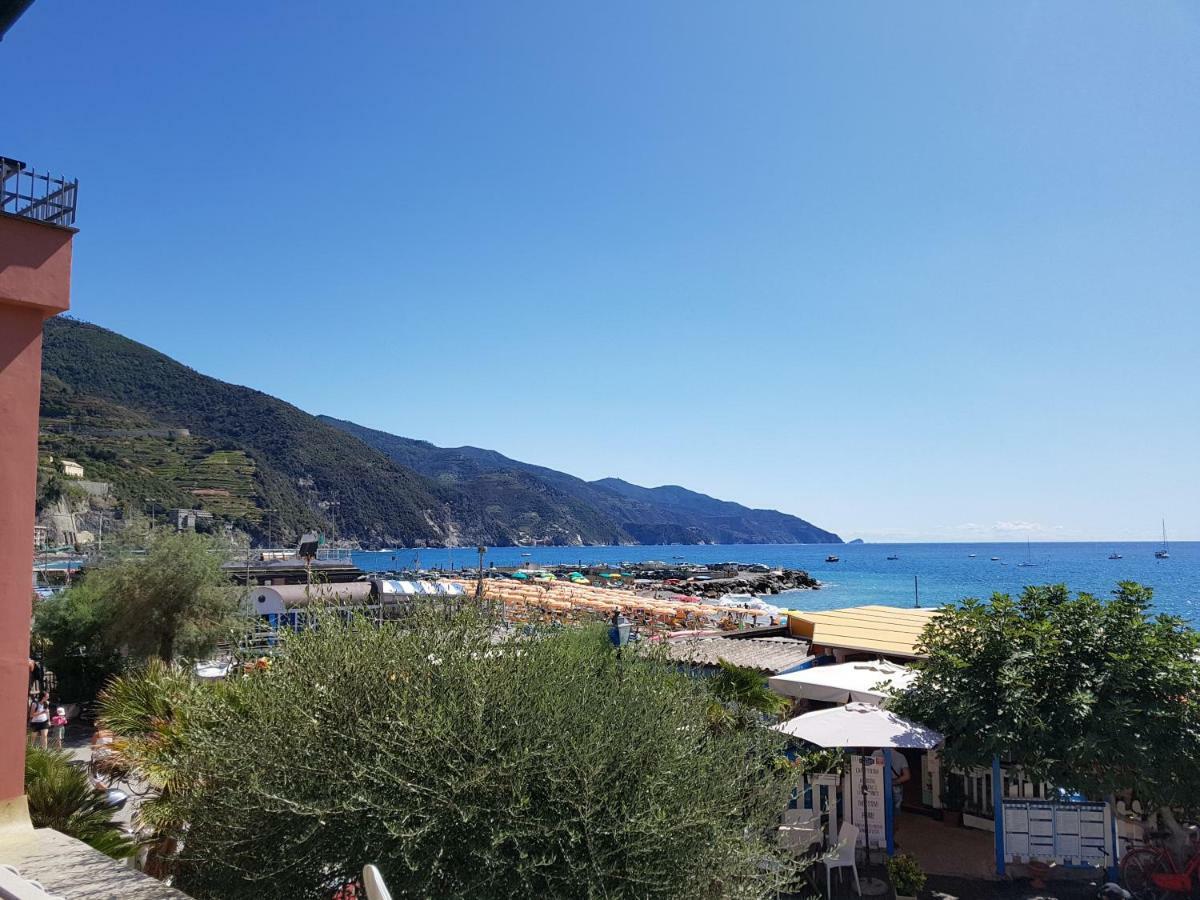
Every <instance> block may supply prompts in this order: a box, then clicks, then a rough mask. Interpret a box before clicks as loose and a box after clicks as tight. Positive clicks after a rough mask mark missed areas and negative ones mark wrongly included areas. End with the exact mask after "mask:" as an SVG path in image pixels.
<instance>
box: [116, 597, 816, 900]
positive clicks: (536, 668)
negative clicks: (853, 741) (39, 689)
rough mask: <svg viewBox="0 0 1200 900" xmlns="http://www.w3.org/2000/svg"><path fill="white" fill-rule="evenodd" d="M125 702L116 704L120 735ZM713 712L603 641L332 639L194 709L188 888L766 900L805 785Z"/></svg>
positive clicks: (294, 641)
mask: <svg viewBox="0 0 1200 900" xmlns="http://www.w3.org/2000/svg"><path fill="white" fill-rule="evenodd" d="M122 683H123V684H126V683H127V684H130V685H131V684H132V683H133V682H132V681H131V680H129V679H123V680H122ZM125 702H126V701H123V700H122V699H121V698H120V697H119V696H118V694H117V693H116V692H110V693H109V695H108V697H106V702H105V713H104V715H105V720H106V721H107V722H108V723H109V724H111V725H113V727H115V728H117V729H118V731H124V730H126V729H125V727H124V725H123V720H122V714H121V712H120V710H119V707H120V706H121V705H122V704H123V703H125ZM140 702H141V701H139V703H140ZM708 703H709V695H708V693H707V691H706V689H705V688H704V686H703V685H702V684H700V683H698V682H697V680H695V679H691V678H688V677H686V676H685V675H682V674H679V673H677V672H675V671H674V670H673V669H672V668H671V667H670V666H668V665H664V664H663V663H662V661H660V660H656V659H652V658H645V657H640V656H637V655H632V654H624V655H622V656H618V655H617V654H615V653H614V652H613V650H612V648H611V645H610V644H609V643H608V640H607V636H606V634H605V630H604V629H603V628H597V629H583V630H569V631H563V632H555V633H548V634H543V635H538V636H527V635H522V636H509V637H505V638H502V639H499V640H498V639H497V638H496V634H495V631H494V628H493V625H492V623H490V622H489V621H487V620H486V619H484V618H483V617H481V616H480V615H478V614H476V613H475V612H471V611H467V612H461V613H447V612H444V611H440V610H436V609H432V608H424V609H421V610H419V611H418V612H416V613H415V614H414V616H413V617H411V618H410V619H408V620H405V621H402V622H393V623H388V624H384V625H383V626H377V625H372V624H369V623H367V622H365V621H361V620H354V621H351V622H349V623H343V622H340V621H336V620H329V621H324V622H321V623H320V626H319V627H318V628H316V629H315V630H314V631H311V632H307V633H304V634H301V635H298V636H296V637H294V638H289V639H288V641H287V643H286V645H285V647H284V649H283V652H282V654H281V655H280V656H277V657H276V658H275V660H274V662H273V664H272V666H271V667H270V669H269V670H267V671H266V672H262V673H259V674H256V675H254V676H250V677H246V678H242V679H239V680H237V681H234V682H231V683H228V684H226V685H224V686H221V687H216V688H211V689H207V690H206V691H204V693H203V696H198V697H193V698H192V700H191V701H190V702H189V709H188V712H187V715H188V725H187V727H186V729H185V738H184V740H183V741H182V745H181V751H180V755H179V756H178V757H177V758H176V759H175V760H174V761H173V764H174V765H175V766H176V767H177V768H179V769H180V770H182V771H184V772H186V773H187V775H186V777H185V778H182V779H178V780H177V781H176V782H175V784H174V788H175V796H174V802H175V803H176V804H178V810H179V813H180V821H186V822H187V834H186V837H187V839H186V843H185V846H184V849H183V855H182V857H181V859H180V867H179V871H178V884H179V885H180V886H181V887H183V888H184V889H185V890H187V891H188V892H189V893H191V894H193V895H194V896H197V897H200V898H205V897H221V898H239V897H247V898H250V897H253V898H256V900H265V898H274V897H281V898H282V897H287V898H301V897H321V896H327V895H328V891H329V888H330V886H331V885H333V884H337V883H339V882H342V881H345V880H348V879H351V878H353V877H355V876H356V875H357V874H358V873H359V872H360V871H361V868H362V866H363V865H364V864H366V863H375V864H377V865H378V866H379V867H380V868H381V869H382V871H383V873H384V875H385V877H386V879H387V881H388V884H389V886H390V887H391V889H392V891H393V893H394V894H395V895H397V896H439V897H454V896H472V897H480V898H488V897H530V896H549V897H555V896H558V897H568V896H569V897H583V896H605V897H688V898H693V897H696V898H704V897H733V896H771V895H773V892H774V891H775V890H777V889H778V887H779V885H780V882H781V881H784V880H787V879H788V878H790V877H793V876H794V875H795V874H796V863H795V861H794V860H792V859H790V858H788V857H784V856H781V855H780V851H779V850H777V849H776V847H775V843H774V841H773V840H772V839H771V836H772V826H773V825H775V824H776V823H777V821H778V817H779V815H780V813H781V811H782V810H783V808H784V807H785V806H786V805H787V801H788V797H789V796H790V791H791V788H792V786H793V784H794V781H795V780H796V776H795V774H794V769H791V768H790V767H788V766H786V765H783V764H782V762H781V759H782V757H781V751H782V749H783V745H784V739H783V738H782V737H781V736H780V735H778V734H776V733H774V732H771V731H770V730H768V729H765V728H756V729H746V730H714V729H712V728H710V727H709V722H708V718H707V707H708ZM154 715H157V713H155V714H154ZM146 718H147V717H146V716H144V715H143V716H142V717H141V720H143V721H144V720H146ZM151 718H153V716H151ZM147 746H150V745H149V744H147ZM764 860H773V861H774V863H777V864H768V865H765V866H764V865H763V861H764Z"/></svg>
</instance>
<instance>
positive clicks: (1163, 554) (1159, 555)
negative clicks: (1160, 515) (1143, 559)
mask: <svg viewBox="0 0 1200 900" xmlns="http://www.w3.org/2000/svg"><path fill="white" fill-rule="evenodd" d="M1162 525H1163V545H1162V549H1161V550H1155V551H1154V558H1155V559H1170V558H1171V554H1170V553H1168V552H1167V520H1166V519H1163V523H1162Z"/></svg>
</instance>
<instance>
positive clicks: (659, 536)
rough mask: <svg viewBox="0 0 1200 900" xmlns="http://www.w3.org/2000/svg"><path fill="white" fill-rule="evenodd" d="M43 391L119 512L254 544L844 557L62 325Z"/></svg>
mask: <svg viewBox="0 0 1200 900" xmlns="http://www.w3.org/2000/svg"><path fill="white" fill-rule="evenodd" d="M43 376H44V377H43V389H42V434H41V445H42V452H43V455H53V456H55V457H56V458H59V459H64V458H65V459H72V460H75V461H77V462H80V463H82V464H83V466H84V468H85V470H86V473H87V477H88V479H89V480H95V481H107V482H110V483H111V484H112V486H113V492H114V493H115V495H116V498H117V499H118V500H119V501H120V502H121V503H122V504H123V505H125V506H127V507H132V508H142V509H146V508H151V509H166V508H171V507H187V508H191V507H198V508H202V509H206V510H209V511H210V512H212V513H213V514H214V515H215V516H216V517H217V523H218V524H222V523H232V524H234V525H236V526H237V527H239V528H242V529H244V530H246V531H249V532H250V533H251V535H253V536H254V537H255V538H256V539H257V540H259V541H264V540H266V539H267V537H268V535H272V536H273V537H274V539H275V540H276V541H277V542H285V543H286V542H291V541H294V540H295V539H296V537H298V535H299V534H300V533H301V532H302V531H304V530H305V529H308V528H314V527H315V528H319V529H321V530H323V531H325V532H326V533H327V534H329V535H333V536H337V537H343V538H348V539H352V540H357V541H359V542H361V543H363V544H364V545H366V546H384V545H386V546H409V547H411V546H427V545H434V546H439V545H445V544H451V545H470V544H476V543H482V544H488V545H492V546H503V545H512V544H528V543H535V542H536V543H538V544H556V545H578V544H619V543H629V544H633V543H647V544H648V543H813V542H839V541H840V539H839V538H838V536H837V535H835V534H832V533H830V532H828V531H824V530H822V529H820V528H817V527H816V526H814V525H811V524H810V523H808V522H805V521H804V520H803V519H798V518H796V517H795V516H790V515H786V514H784V513H780V512H776V511H774V510H754V509H749V508H747V507H744V506H741V505H739V504H737V503H730V502H727V501H721V500H715V499H713V498H711V497H707V496H705V495H704V494H698V493H696V492H694V491H689V490H686V489H685V488H679V487H661V488H643V487H638V486H637V485H632V484H628V483H627V482H623V481H618V480H616V479H606V480H605V481H597V482H588V481H584V480H582V479H580V478H576V477H574V476H573V475H568V474H566V473H564V472H556V471H555V470H553V469H547V468H544V467H542V466H535V465H531V464H529V463H523V462H519V461H517V460H513V459H509V458H508V457H506V456H503V455H501V454H499V453H496V452H495V451H492V450H482V449H479V448H476V447H458V448H455V449H444V448H441V447H435V446H434V445H432V444H429V443H426V442H424V441H416V440H412V439H409V438H404V437H399V436H397V435H391V434H387V433H385V432H381V431H374V430H372V429H369V428H363V427H362V426H359V425H355V424H354V423H352V422H345V421H341V420H338V419H331V418H327V417H316V416H312V415H309V414H308V413H306V412H304V411H303V410H301V409H297V408H296V407H295V406H292V405H291V404H289V403H285V402H283V401H282V400H279V399H277V398H275V397H271V396H269V395H267V394H264V393H262V392H261V391H256V390H253V389H251V388H246V387H240V386H238V385H233V384H228V383H226V382H223V381H219V380H217V379H216V378H210V377H209V376H207V375H202V374H200V373H199V372H196V371H194V370H193V369H189V368H188V367H186V366H184V365H182V364H180V363H178V362H176V361H175V360H173V359H171V358H169V357H167V356H165V355H164V354H162V353H159V352H158V351H156V350H153V349H151V348H150V347H146V346H144V345H142V344H139V343H137V342H135V341H131V340H129V339H128V338H125V337H122V336H121V335H119V334H116V333H114V332H112V331H108V330H106V329H104V328H100V327H98V326H96V325H91V324H88V323H86V322H80V321H77V320H74V319H70V318H67V317H58V318H55V319H51V320H49V321H48V322H47V323H46V326H45V337H44V353H43Z"/></svg>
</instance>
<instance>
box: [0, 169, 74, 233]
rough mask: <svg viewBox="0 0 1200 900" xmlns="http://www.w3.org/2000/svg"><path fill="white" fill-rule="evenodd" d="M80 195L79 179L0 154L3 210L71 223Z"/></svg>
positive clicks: (42, 219)
mask: <svg viewBox="0 0 1200 900" xmlns="http://www.w3.org/2000/svg"><path fill="white" fill-rule="evenodd" d="M78 196H79V181H78V179H76V180H75V181H68V180H67V179H66V178H65V177H56V176H53V175H50V174H49V173H43V174H39V173H37V172H35V171H34V170H33V169H26V168H25V163H23V162H20V161H19V160H15V159H9V158H8V157H5V156H0V212H3V213H8V214H9V215H13V216H22V217H24V218H26V219H35V220H37V221H38V222H47V223H49V224H51V225H66V226H71V225H74V224H75V201H76V199H77V198H78Z"/></svg>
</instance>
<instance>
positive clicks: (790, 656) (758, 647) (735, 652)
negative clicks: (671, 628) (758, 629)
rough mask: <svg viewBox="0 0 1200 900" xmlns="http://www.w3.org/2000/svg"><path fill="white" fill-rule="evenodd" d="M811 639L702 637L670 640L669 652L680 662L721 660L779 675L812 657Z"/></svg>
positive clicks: (672, 657)
mask: <svg viewBox="0 0 1200 900" xmlns="http://www.w3.org/2000/svg"><path fill="white" fill-rule="evenodd" d="M808 648H809V645H808V641H802V640H797V639H796V638H790V637H761V638H728V637H700V638H688V639H686V640H674V641H670V642H668V644H667V656H669V657H670V658H671V659H673V660H676V661H678V662H689V663H692V664H694V665H701V666H715V665H717V663H718V662H719V661H720V660H722V659H723V660H725V661H726V662H727V663H730V664H731V665H735V666H744V667H745V668H748V669H757V670H758V671H760V672H768V673H770V674H772V675H776V674H778V673H780V672H786V671H787V670H788V669H793V668H795V667H796V666H798V665H800V664H801V663H803V662H805V661H807V660H808V659H810V658H811V657H810V654H809V652H808Z"/></svg>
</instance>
